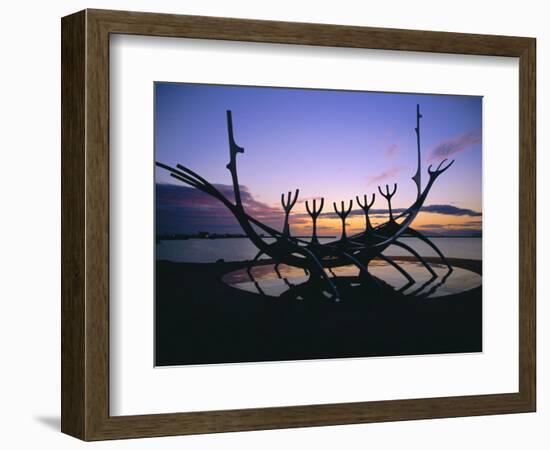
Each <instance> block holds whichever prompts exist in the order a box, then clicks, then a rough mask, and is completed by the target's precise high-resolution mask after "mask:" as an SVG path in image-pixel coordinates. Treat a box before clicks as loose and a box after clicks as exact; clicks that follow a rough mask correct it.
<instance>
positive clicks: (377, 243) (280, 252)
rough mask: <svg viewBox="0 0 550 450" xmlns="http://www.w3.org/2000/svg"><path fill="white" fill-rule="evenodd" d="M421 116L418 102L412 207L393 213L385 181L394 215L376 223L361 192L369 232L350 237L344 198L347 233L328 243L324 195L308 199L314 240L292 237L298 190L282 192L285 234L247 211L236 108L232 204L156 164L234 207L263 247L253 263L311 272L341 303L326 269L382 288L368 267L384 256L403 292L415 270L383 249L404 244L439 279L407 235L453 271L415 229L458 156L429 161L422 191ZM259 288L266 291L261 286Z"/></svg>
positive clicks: (203, 183) (207, 186)
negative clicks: (320, 230) (263, 260)
mask: <svg viewBox="0 0 550 450" xmlns="http://www.w3.org/2000/svg"><path fill="white" fill-rule="evenodd" d="M421 118H422V115H421V114H420V106H419V105H417V108H416V127H415V132H416V136H417V169H416V173H415V175H414V176H413V177H412V180H413V182H414V183H415V185H416V188H417V197H416V201H415V202H414V203H413V204H412V205H411V206H410V207H408V208H406V209H405V210H404V211H403V212H401V214H398V215H397V216H396V215H394V212H393V209H392V202H391V199H392V198H393V197H394V195H395V194H396V192H397V183H394V185H393V189H391V190H390V188H389V186H388V185H386V186H385V188H386V189H385V192H383V191H382V189H381V187H380V186H378V191H379V192H380V195H381V196H382V197H383V198H385V199H386V201H387V204H388V215H389V217H388V220H387V221H386V222H384V223H382V224H380V225H378V226H373V225H372V223H371V221H370V217H369V210H370V208H371V207H372V206H373V204H374V201H375V194H374V193H373V194H372V197H371V201H370V202H367V196H366V195H364V196H363V203H361V202H360V201H359V196H356V201H357V204H358V206H359V207H360V208H361V209H362V210H363V212H364V215H365V230H364V231H363V232H361V233H358V234H355V235H353V236H349V237H348V235H347V233H346V218H347V217H348V215H349V214H350V213H351V210H352V207H353V200H349V205H348V206H347V208H346V203H345V202H344V201H341V203H340V209H338V208H337V205H336V202H334V203H333V207H334V211H335V214H336V215H337V216H338V217H339V218H340V219H341V222H342V232H341V237H340V239H338V240H335V241H331V242H327V243H321V242H320V241H319V239H318V236H317V219H318V217H319V216H320V214H321V211H322V209H323V206H324V198H321V199H320V204H319V208H317V204H316V199H314V200H313V204H312V209H310V207H309V203H308V202H307V201H306V210H307V212H308V214H309V216H310V217H311V219H312V229H313V232H312V236H311V240H310V241H309V242H308V241H306V240H304V239H301V238H296V237H293V236H291V232H290V225H289V220H290V213H291V211H292V208H293V207H294V206H295V204H296V202H297V200H298V195H299V189H296V190H295V192H294V195H292V192H291V191H289V192H288V194H287V196H286V198H285V195H284V194H282V195H281V204H282V207H283V210H284V213H285V216H284V226H283V231H282V232H281V231H278V230H276V229H274V228H272V227H270V226H268V225H266V224H264V223H263V222H261V221H259V220H257V219H255V218H254V217H252V216H250V215H249V214H248V213H247V212H246V211H245V209H244V206H243V203H242V199H241V192H240V185H239V179H238V174H237V155H238V154H239V153H244V148H242V147H240V146H239V145H237V144H236V142H235V138H234V134H233V120H232V114H231V111H227V130H228V139H229V163H228V164H227V166H226V167H227V169H228V170H229V172H230V173H231V179H232V184H233V192H234V201H233V202H232V201H230V200H229V199H228V198H227V197H226V196H225V195H224V194H222V193H221V192H220V191H219V190H218V189H217V188H216V187H215V186H214V185H212V184H211V183H210V182H208V181H207V180H206V179H204V178H203V177H201V176H200V175H199V174H197V173H195V172H194V171H192V170H191V169H189V168H188V167H185V166H183V165H181V164H177V165H176V167H175V168H174V167H171V166H168V165H166V164H163V163H161V162H157V163H156V165H157V166H158V167H161V168H163V169H165V170H167V171H168V172H170V175H171V176H172V177H173V178H175V179H177V180H179V181H181V182H182V183H184V184H186V185H188V186H191V187H194V188H195V189H198V190H199V191H202V192H204V193H205V194H208V195H210V196H212V197H214V198H216V199H218V200H219V201H220V202H221V203H223V204H224V205H225V206H226V207H227V208H228V209H229V211H231V213H232V214H233V215H234V216H235V218H236V219H237V221H238V223H239V225H240V226H241V228H242V229H243V231H244V232H245V233H246V235H247V237H248V238H249V239H250V240H251V241H252V243H253V244H254V245H255V246H256V247H257V248H258V254H257V255H256V256H255V257H254V259H253V260H252V261H251V264H253V263H254V262H255V261H257V260H258V259H259V258H260V257H261V256H262V255H264V254H265V255H267V256H269V257H270V258H271V259H272V260H273V261H274V262H275V263H276V271H277V272H278V266H279V264H282V263H283V264H287V265H289V266H293V267H298V268H301V269H303V270H304V272H305V273H306V274H308V275H309V278H310V282H312V283H315V284H318V285H319V286H321V289H322V290H324V288H323V286H324V287H326V288H327V289H328V291H329V292H330V295H331V296H332V298H333V300H334V301H336V302H338V301H340V294H339V290H338V288H337V286H336V284H335V283H334V282H333V280H332V279H331V277H329V275H328V274H327V271H329V272H330V273H333V272H332V269H333V268H336V267H341V266H347V265H350V264H351V265H354V266H355V267H357V268H358V269H359V278H360V279H361V280H363V281H364V282H366V283H368V284H369V285H374V286H378V281H377V280H376V279H375V278H374V277H373V276H372V275H371V274H369V271H368V265H369V263H370V262H371V261H372V260H373V259H374V258H380V259H382V260H384V261H386V262H387V263H388V264H389V265H391V266H392V267H394V268H395V269H396V270H397V271H399V272H400V273H401V274H402V275H403V276H404V277H405V278H406V279H407V284H406V285H405V286H404V287H403V288H402V289H401V291H403V290H405V289H406V288H407V287H409V286H412V285H413V284H414V282H415V281H414V279H413V278H412V277H411V276H410V274H408V273H407V272H406V270H404V269H403V268H402V267H401V266H399V264H398V263H397V262H396V261H394V260H393V259H392V258H390V257H389V256H387V255H384V254H383V253H382V252H383V251H384V250H386V249H387V248H388V247H390V246H392V245H393V246H397V247H400V248H401V249H403V250H405V251H406V252H407V253H409V254H410V255H412V256H413V257H414V258H415V259H416V260H418V261H419V262H420V263H422V265H423V266H424V267H425V268H426V270H428V271H429V273H430V274H431V277H432V278H431V279H430V281H429V282H428V284H429V283H430V282H432V281H433V280H435V279H436V278H437V274H436V272H435V271H434V270H433V268H432V267H431V266H430V264H429V263H428V262H427V261H426V260H425V259H424V258H422V256H420V255H419V254H418V252H416V251H415V250H414V249H413V248H412V247H410V246H409V245H407V244H405V243H404V242H402V240H401V238H403V237H412V238H416V239H419V240H421V241H422V242H424V243H425V244H427V245H428V246H430V247H431V248H432V249H433V250H434V251H435V252H436V253H437V254H438V256H439V257H440V258H441V260H442V261H443V262H444V263H445V264H446V266H447V268H448V273H447V275H446V276H448V275H449V274H450V272H451V271H452V270H453V268H452V266H451V265H450V264H449V262H448V261H447V259H446V258H445V256H444V255H443V253H442V252H441V251H440V250H439V248H438V247H437V246H436V245H435V244H434V243H433V242H432V241H431V240H429V239H428V238H427V237H426V236H424V235H423V234H422V233H421V232H419V231H418V230H415V229H413V228H412V227H411V224H412V222H413V221H414V219H415V218H416V216H417V215H418V213H419V212H420V209H421V208H422V206H423V204H424V202H425V200H426V198H427V196H428V194H429V192H430V190H431V189H432V187H433V185H434V183H435V181H436V180H437V178H438V177H439V176H440V175H441V174H442V173H444V172H445V171H446V170H447V169H449V167H451V165H452V164H453V163H454V160H453V161H450V162H448V163H447V160H446V159H445V160H443V161H442V162H441V163H440V164H439V165H438V166H437V167H436V168H435V169H433V168H432V166H431V165H430V166H429V167H428V170H427V172H428V176H429V179H428V182H427V184H426V186H425V187H424V189H422V186H421V173H422V171H421V149H420V119H421ZM255 227H257V228H259V229H260V230H262V232H263V233H264V234H263V235H262V236H260V234H259V233H258V232H257V231H256V229H255ZM265 235H267V237H269V238H272V239H273V240H274V241H273V242H266V240H265V238H264V236H265ZM248 273H249V275H250V276H251V278H252V273H251V271H250V270H248ZM278 274H279V272H278ZM281 278H282V277H281ZM256 285H257V283H256ZM423 288H424V287H423ZM259 291H260V292H261V290H260V289H259Z"/></svg>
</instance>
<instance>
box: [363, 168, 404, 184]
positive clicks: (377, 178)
mask: <svg viewBox="0 0 550 450" xmlns="http://www.w3.org/2000/svg"><path fill="white" fill-rule="evenodd" d="M403 169H404V167H402V166H399V167H392V168H390V169H387V170H384V171H383V172H380V173H378V174H376V175H371V176H368V177H367V185H368V186H370V185H372V184H377V183H380V182H382V181H385V180H387V179H389V178H393V177H395V176H397V175H398V174H399V173H400V172H402V171H403Z"/></svg>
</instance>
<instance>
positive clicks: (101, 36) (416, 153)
mask: <svg viewBox="0 0 550 450" xmlns="http://www.w3.org/2000/svg"><path fill="white" fill-rule="evenodd" d="M535 168H536V163H535V39H533V38H524V37H505V36H488V35H468V34H457V33H442V32H431V31H412V30H394V29H379V28H363V27H348V26H337V25H319V24H303V23H286V22H270V21H254V20H240V19H227V18H214V17H198V16H177V15H167V14H152V13H133V12H122V11H102V10H86V11H81V12H79V13H76V14H73V15H71V16H67V17H65V18H63V20H62V242H63V248H62V431H63V432H65V433H67V434H70V435H73V436H76V437H79V438H81V439H84V440H100V439H116V438H129V437H147V436H166V435H180V434H193V433H209V432H222V431H238V430H255V429H270V428H284V427H299V426H315V425H332V424H346V423H367V422H377V421H395V420H407V419H420V418H438V417H456V416H466V415H484V414H499V413H513V412H530V411H534V410H535V405H536V395H535V373H536V371H535V359H536V358H535V354H536V352H535V278H536V267H535Z"/></svg>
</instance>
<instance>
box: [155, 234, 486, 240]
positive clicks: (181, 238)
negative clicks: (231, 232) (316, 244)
mask: <svg viewBox="0 0 550 450" xmlns="http://www.w3.org/2000/svg"><path fill="white" fill-rule="evenodd" d="M260 237H262V238H264V239H273V238H272V237H271V236H260ZM292 237H293V238H296V239H311V236H292ZM317 237H318V238H319V239H336V238H337V237H338V236H317ZM404 237H405V238H406V237H411V238H414V236H404ZM425 237H427V238H430V239H466V238H470V239H481V238H482V237H483V236H430V235H426V236H425ZM189 239H199V240H211V241H212V240H217V239H248V236H223V235H221V236H208V237H199V236H175V237H173V236H157V238H156V240H157V241H187V240H189Z"/></svg>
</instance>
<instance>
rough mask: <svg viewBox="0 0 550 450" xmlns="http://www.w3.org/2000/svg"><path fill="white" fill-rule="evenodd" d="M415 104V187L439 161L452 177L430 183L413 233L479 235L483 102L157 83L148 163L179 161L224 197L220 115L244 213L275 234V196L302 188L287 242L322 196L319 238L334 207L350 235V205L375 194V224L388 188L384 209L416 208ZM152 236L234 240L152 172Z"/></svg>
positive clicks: (358, 222)
mask: <svg viewBox="0 0 550 450" xmlns="http://www.w3.org/2000/svg"><path fill="white" fill-rule="evenodd" d="M417 104H420V108H421V111H422V115H423V119H422V121H421V142H422V146H421V148H422V177H423V179H422V185H423V186H425V184H426V181H427V178H428V177H427V167H428V166H429V165H430V164H437V163H439V162H440V161H441V160H442V159H444V158H450V159H455V163H454V165H453V167H452V168H451V169H450V170H449V171H448V172H446V174H445V176H444V177H441V179H438V181H437V183H436V185H435V186H434V188H433V190H432V191H431V192H430V195H429V196H428V199H427V201H426V202H425V207H424V210H423V211H422V212H420V214H419V215H418V216H417V218H416V220H415V221H414V224H413V225H414V227H415V228H417V229H418V230H420V231H422V232H423V233H424V234H426V235H441V236H456V235H468V236H476V235H480V234H481V229H482V215H481V211H482V196H481V169H482V154H481V144H482V131H481V129H482V99H481V97H473V96H449V95H423V94H389V93H373V92H349V91H330V90H311V89H283V88H258V87H238V86H217V85H199V84H183V83H157V84H156V85H155V160H157V161H162V162H164V163H166V164H171V165H176V164H177V163H181V164H183V165H185V166H187V167H189V168H191V169H192V170H195V171H196V172H198V173H200V174H201V175H202V176H203V177H205V178H206V179H207V180H209V181H210V182H211V183H213V184H215V185H216V186H217V187H218V189H219V190H220V191H222V192H224V194H226V195H227V197H228V198H231V197H232V195H233V194H232V187H231V178H230V175H229V172H228V171H227V169H226V164H227V162H228V142H227V123H226V110H232V113H233V121H234V132H235V138H236V141H237V143H238V144H239V145H240V146H242V147H244V148H245V152H244V154H242V155H239V158H238V171H239V182H240V184H241V185H242V191H243V204H244V206H245V208H246V210H247V211H248V212H249V213H250V214H251V215H253V216H254V217H256V218H258V219H260V220H262V221H263V222H265V223H266V224H268V225H270V226H273V227H274V228H276V229H281V228H282V224H283V210H282V208H281V203H280V196H281V193H286V192H288V191H294V190H295V189H300V196H299V200H298V203H297V204H296V206H295V208H294V209H293V210H292V214H291V217H290V226H291V232H292V234H294V235H303V236H308V235H310V234H311V219H310V217H309V216H308V215H307V213H306V209H305V203H304V202H305V200H308V199H309V200H310V199H313V198H320V197H324V198H325V207H324V209H323V213H322V215H321V216H320V217H319V220H318V223H317V230H318V234H319V235H336V236H338V235H339V234H340V232H341V221H340V219H339V218H338V217H336V216H335V215H334V211H333V208H332V204H333V202H338V204H339V202H340V201H345V202H346V204H348V202H349V200H353V201H354V204H353V210H352V214H351V215H350V216H349V217H348V219H347V221H346V229H347V231H348V233H356V232H361V231H363V230H364V227H365V218H364V214H363V211H362V210H361V209H359V207H358V206H357V204H356V203H355V196H356V195H358V196H360V197H361V198H362V196H363V195H364V194H367V195H368V196H369V197H370V195H371V194H372V193H376V200H375V204H374V206H373V211H372V214H371V216H370V217H371V221H372V223H373V224H374V225H377V224H379V223H382V222H385V221H387V218H388V212H387V204H386V201H385V199H384V198H382V197H381V196H380V195H379V193H378V188H377V187H378V186H379V185H381V186H385V184H389V185H390V186H393V184H394V183H397V185H398V189H397V193H396V196H395V198H394V200H393V203H392V206H393V208H394V211H395V210H396V209H397V210H399V209H403V208H406V207H408V206H410V205H411V204H412V203H413V202H414V200H415V198H416V187H415V185H414V183H413V181H412V180H411V177H412V175H414V172H415V171H416V135H415V132H414V127H415V125H416V123H415V114H416V105H417ZM156 183H157V189H156V227H157V234H162V233H197V232H199V231H208V232H214V233H238V232H240V231H241V230H240V227H239V225H238V224H237V222H236V220H235V219H234V218H233V216H232V215H231V213H230V212H229V211H228V210H227V209H226V208H225V207H224V206H223V205H222V204H220V203H219V202H218V201H217V200H215V199H213V198H211V197H209V196H207V195H205V194H203V193H201V192H199V191H197V190H195V189H193V188H191V187H188V186H185V185H183V184H181V183H179V182H178V181H177V180H175V179H173V178H171V177H170V176H168V174H167V172H166V171H164V170H163V169H161V168H156Z"/></svg>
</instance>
